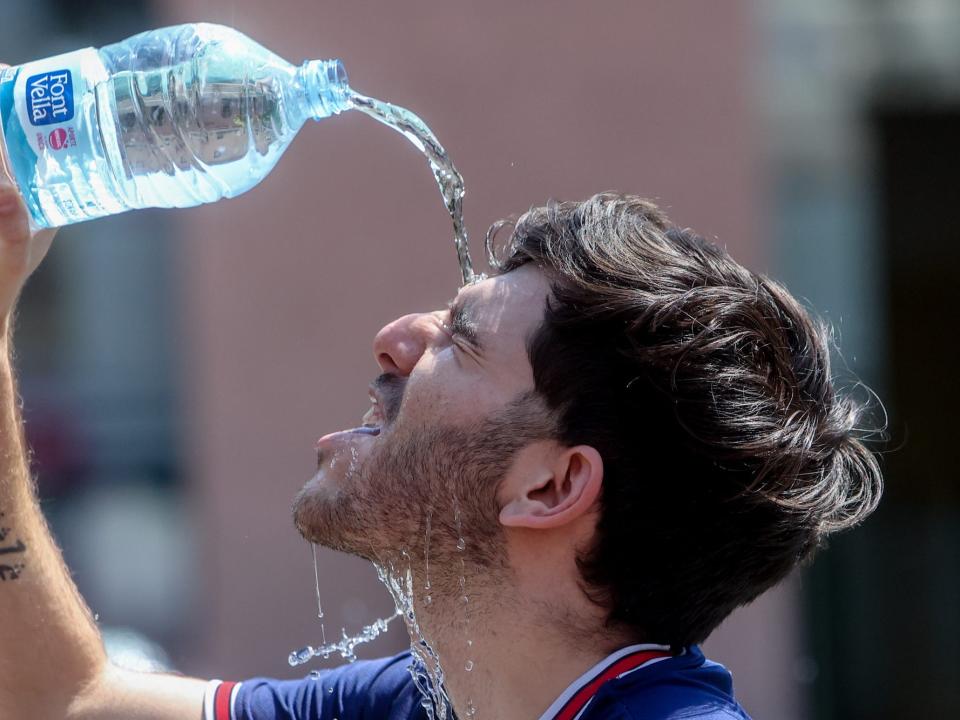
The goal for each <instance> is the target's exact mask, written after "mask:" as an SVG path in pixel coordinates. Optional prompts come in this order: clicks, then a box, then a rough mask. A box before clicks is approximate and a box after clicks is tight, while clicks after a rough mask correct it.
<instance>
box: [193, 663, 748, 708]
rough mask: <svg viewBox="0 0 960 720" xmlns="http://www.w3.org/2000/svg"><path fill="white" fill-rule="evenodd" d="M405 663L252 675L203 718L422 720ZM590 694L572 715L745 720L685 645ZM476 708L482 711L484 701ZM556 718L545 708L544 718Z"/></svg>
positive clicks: (726, 682) (716, 669)
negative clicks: (292, 675)
mask: <svg viewBox="0 0 960 720" xmlns="http://www.w3.org/2000/svg"><path fill="white" fill-rule="evenodd" d="M410 664H411V656H410V653H409V652H405V653H401V654H400V655H396V656H394V657H391V658H383V659H380V660H369V661H358V662H356V663H353V664H351V665H343V666H341V667H338V668H335V669H332V670H327V671H323V672H321V673H320V676H319V677H318V678H316V679H314V678H304V679H303V680H270V679H266V678H254V679H252V680H247V681H245V682H243V683H239V684H232V683H224V684H223V685H222V686H220V687H219V688H216V689H215V692H216V697H215V698H214V697H210V698H208V705H207V711H206V712H207V714H206V717H207V720H335V719H336V720H427V714H426V712H425V711H424V709H423V707H422V706H421V704H420V702H421V696H420V693H419V692H418V691H417V689H416V687H415V686H414V684H413V680H412V678H411V677H410V673H409V672H408V671H407V668H408V667H409V666H410ZM601 669H602V668H601ZM595 670H596V669H595ZM594 676H595V677H596V673H595V674H594ZM590 679H591V678H590V677H586V676H585V678H581V681H582V682H583V684H586V683H587V681H589V680H590ZM578 682H580V681H578ZM571 687H573V686H571ZM568 692H569V691H568ZM581 694H582V691H581ZM588 694H589V695H590V698H591V699H590V700H589V703H588V704H586V705H585V706H583V707H582V709H580V710H579V712H578V713H577V714H576V715H570V717H576V718H577V720H681V718H682V719H683V720H688V719H693V718H696V719H697V720H749V716H748V715H747V713H746V712H745V711H744V710H743V708H741V707H740V705H739V704H738V703H737V701H736V700H735V699H734V695H733V679H732V678H731V676H730V673H729V672H727V670H726V668H724V667H723V666H722V665H719V664H717V663H715V662H711V661H710V660H707V659H706V658H704V656H703V653H702V652H701V651H700V649H699V648H698V647H696V646H692V647H690V648H687V650H686V651H685V652H684V653H683V654H682V655H677V656H673V657H666V658H663V659H659V660H656V661H654V662H652V663H647V664H644V665H643V666H642V667H639V668H637V669H636V670H634V671H630V672H628V673H625V674H623V675H621V676H619V677H612V678H611V679H609V680H607V681H605V682H603V683H602V684H601V685H600V686H599V689H598V690H596V692H592V693H588ZM477 705H478V707H479V711H480V712H481V713H482V711H483V704H482V702H477ZM217 708H219V712H218V711H217ZM567 714H569V708H568V713H567ZM559 716H560V715H559V714H557V715H555V714H553V710H551V711H548V713H547V714H546V715H545V716H544V718H543V719H542V720H546V718H548V717H549V718H553V717H559ZM531 720H535V719H533V718H531Z"/></svg>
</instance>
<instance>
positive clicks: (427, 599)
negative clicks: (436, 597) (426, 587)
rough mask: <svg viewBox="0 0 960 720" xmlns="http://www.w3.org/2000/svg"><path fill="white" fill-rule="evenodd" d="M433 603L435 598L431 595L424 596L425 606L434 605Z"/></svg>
mask: <svg viewBox="0 0 960 720" xmlns="http://www.w3.org/2000/svg"><path fill="white" fill-rule="evenodd" d="M432 602H433V597H432V596H431V595H424V596H423V604H424V605H429V604H430V603H432Z"/></svg>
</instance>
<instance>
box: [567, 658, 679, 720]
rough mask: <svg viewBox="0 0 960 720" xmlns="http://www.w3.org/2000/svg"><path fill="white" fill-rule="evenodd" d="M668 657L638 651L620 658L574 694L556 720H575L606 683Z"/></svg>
mask: <svg viewBox="0 0 960 720" xmlns="http://www.w3.org/2000/svg"><path fill="white" fill-rule="evenodd" d="M667 657H670V653H669V652H666V651H661V650H638V651H637V652H635V653H631V654H630V655H626V656H624V657H622V658H620V659H619V660H617V661H616V662H614V663H613V664H612V665H609V666H607V667H606V668H604V669H603V670H601V671H600V673H599V674H598V675H597V676H596V677H594V678H593V679H592V680H590V681H589V682H587V684H586V685H584V686H583V687H582V688H580V689H579V690H578V691H577V692H576V693H574V695H573V697H572V698H570V699H569V700H568V701H567V703H566V704H565V705H564V706H563V707H562V708H560V712H558V713H557V714H556V715H555V716H554V720H574V718H576V717H577V715H578V714H579V713H580V711H581V710H583V709H584V708H585V707H586V706H587V703H589V702H590V701H591V700H592V699H593V696H594V695H596V694H597V692H598V691H599V690H600V688H601V687H602V686H603V684H604V683H605V682H607V681H608V680H612V679H613V678H615V677H619V676H620V675H623V674H624V673H628V672H630V671H631V670H638V669H639V668H641V667H642V666H643V665H646V664H647V663H649V662H652V661H654V660H661V659H663V658H667Z"/></svg>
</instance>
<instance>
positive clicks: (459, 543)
mask: <svg viewBox="0 0 960 720" xmlns="http://www.w3.org/2000/svg"><path fill="white" fill-rule="evenodd" d="M466 547H467V541H466V540H464V539H463V538H460V539H459V540H457V550H464V549H466Z"/></svg>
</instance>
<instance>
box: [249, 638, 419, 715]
mask: <svg viewBox="0 0 960 720" xmlns="http://www.w3.org/2000/svg"><path fill="white" fill-rule="evenodd" d="M409 665H410V653H409V652H406V653H401V654H400V655H396V656H394V657H392V658H383V659H380V660H367V661H358V662H355V663H352V664H350V665H342V666H340V667H337V668H334V669H332V670H326V671H322V672H321V674H320V677H318V678H316V679H314V678H311V677H307V678H304V679H303V680H270V679H267V678H254V679H252V680H247V681H244V682H243V683H241V685H240V687H239V688H238V690H237V695H236V701H235V704H234V720H426V715H425V713H424V711H423V708H422V707H421V705H420V694H419V693H418V692H417V689H416V687H414V685H413V681H412V679H411V678H410V673H409V672H407V667H408V666H409Z"/></svg>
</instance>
